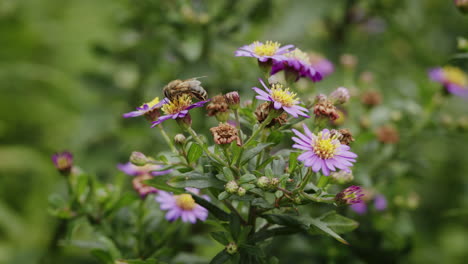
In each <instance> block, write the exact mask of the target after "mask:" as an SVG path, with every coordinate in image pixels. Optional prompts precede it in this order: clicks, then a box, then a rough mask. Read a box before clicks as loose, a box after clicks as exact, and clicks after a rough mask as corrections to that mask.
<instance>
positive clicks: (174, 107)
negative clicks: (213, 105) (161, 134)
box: [151, 94, 208, 127]
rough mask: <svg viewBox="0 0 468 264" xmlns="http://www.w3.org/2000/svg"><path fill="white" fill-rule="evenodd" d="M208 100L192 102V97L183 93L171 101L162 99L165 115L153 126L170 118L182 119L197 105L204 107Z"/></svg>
mask: <svg viewBox="0 0 468 264" xmlns="http://www.w3.org/2000/svg"><path fill="white" fill-rule="evenodd" d="M206 102H208V100H206V101H199V102H196V103H194V104H192V97H191V96H190V95H188V94H183V95H181V96H179V97H177V98H175V99H174V100H172V101H170V100H169V99H167V98H164V100H162V101H161V103H162V104H161V105H162V106H161V109H162V110H163V112H164V114H165V115H163V116H160V117H159V118H158V120H156V121H154V122H153V125H152V126H151V127H155V126H156V125H159V124H161V123H162V122H164V121H166V120H168V119H182V118H184V117H187V116H189V112H188V111H189V110H190V109H192V108H196V107H202V106H203V105H204V104H205V103H206Z"/></svg>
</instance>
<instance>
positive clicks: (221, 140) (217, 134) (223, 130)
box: [210, 123, 240, 145]
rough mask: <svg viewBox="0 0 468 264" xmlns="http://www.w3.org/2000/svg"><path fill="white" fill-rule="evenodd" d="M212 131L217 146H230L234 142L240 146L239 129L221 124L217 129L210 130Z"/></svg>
mask: <svg viewBox="0 0 468 264" xmlns="http://www.w3.org/2000/svg"><path fill="white" fill-rule="evenodd" d="M210 131H211V133H212V134H213V137H214V142H215V143H216V144H230V143H231V142H233V141H237V145H240V138H239V136H238V134H237V128H235V127H233V126H231V125H229V124H226V123H221V124H219V125H218V126H217V127H212V128H210Z"/></svg>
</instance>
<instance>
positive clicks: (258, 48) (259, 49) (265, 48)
mask: <svg viewBox="0 0 468 264" xmlns="http://www.w3.org/2000/svg"><path fill="white" fill-rule="evenodd" d="M280 46H281V44H279V43H278V42H273V41H270V40H269V41H267V42H266V43H265V44H262V43H260V42H258V41H255V42H254V49H253V50H254V53H255V54H257V55H258V56H273V55H275V53H276V51H277V50H278V49H279V47H280Z"/></svg>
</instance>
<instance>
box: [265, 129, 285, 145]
mask: <svg viewBox="0 0 468 264" xmlns="http://www.w3.org/2000/svg"><path fill="white" fill-rule="evenodd" d="M283 137H284V132H281V131H278V130H274V131H273V132H271V133H270V135H269V136H268V138H267V142H272V143H273V144H274V145H278V144H279V143H281V141H282V140H283Z"/></svg>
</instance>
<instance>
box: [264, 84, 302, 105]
mask: <svg viewBox="0 0 468 264" xmlns="http://www.w3.org/2000/svg"><path fill="white" fill-rule="evenodd" d="M270 95H271V98H273V100H275V101H276V102H279V103H281V104H282V105H283V106H286V107H291V106H293V105H294V103H295V102H296V93H293V92H290V91H289V88H286V89H284V88H283V85H282V84H280V83H274V84H272V85H271V93H270Z"/></svg>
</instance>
